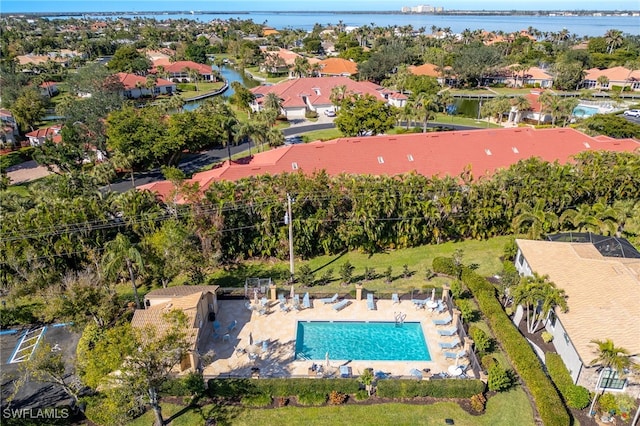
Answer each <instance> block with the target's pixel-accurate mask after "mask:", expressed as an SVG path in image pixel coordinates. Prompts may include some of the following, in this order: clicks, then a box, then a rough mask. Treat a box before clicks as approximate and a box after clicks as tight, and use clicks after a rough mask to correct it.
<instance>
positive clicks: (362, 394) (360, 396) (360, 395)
mask: <svg viewBox="0 0 640 426" xmlns="http://www.w3.org/2000/svg"><path fill="white" fill-rule="evenodd" d="M355 398H356V401H365V400H367V399H369V392H367V391H366V390H365V389H360V390H359V391H358V392H356V396H355Z"/></svg>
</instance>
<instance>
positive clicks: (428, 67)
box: [407, 63, 457, 86]
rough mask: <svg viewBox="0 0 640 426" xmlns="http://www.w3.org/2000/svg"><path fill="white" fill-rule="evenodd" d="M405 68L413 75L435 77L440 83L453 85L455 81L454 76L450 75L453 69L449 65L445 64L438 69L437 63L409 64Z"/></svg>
mask: <svg viewBox="0 0 640 426" xmlns="http://www.w3.org/2000/svg"><path fill="white" fill-rule="evenodd" d="M407 69H408V70H409V72H410V73H411V74H413V75H424V76H427V77H433V78H435V79H437V80H438V83H439V84H441V85H445V84H446V85H448V86H454V85H455V84H456V82H457V79H456V78H455V76H453V75H452V71H453V69H452V68H451V67H450V66H445V67H444V68H443V69H440V67H439V66H437V65H434V64H430V63H426V64H422V65H418V66H416V65H410V66H408V67H407Z"/></svg>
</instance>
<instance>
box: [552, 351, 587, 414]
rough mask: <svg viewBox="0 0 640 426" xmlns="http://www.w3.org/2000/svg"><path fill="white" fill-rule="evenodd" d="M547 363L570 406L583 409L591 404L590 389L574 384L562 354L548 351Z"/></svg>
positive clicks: (553, 378) (554, 380)
mask: <svg viewBox="0 0 640 426" xmlns="http://www.w3.org/2000/svg"><path fill="white" fill-rule="evenodd" d="M545 363H546V365H547V372H548V373H549V376H550V377H551V380H553V382H554V383H555V384H556V387H557V388H558V390H559V391H560V393H561V394H562V396H563V398H564V400H565V401H566V403H567V405H568V406H569V407H571V408H576V409H578V410H581V409H583V408H585V407H586V406H587V405H589V402H590V401H591V398H590V395H589V391H588V390H587V388H585V387H583V386H578V385H575V384H573V379H571V375H570V374H569V370H567V367H566V366H565V365H564V362H562V358H561V357H560V355H558V354H554V353H547V354H546V355H545Z"/></svg>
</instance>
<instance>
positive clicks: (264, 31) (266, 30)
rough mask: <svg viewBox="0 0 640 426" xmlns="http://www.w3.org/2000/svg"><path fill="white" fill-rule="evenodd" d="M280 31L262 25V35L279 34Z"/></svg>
mask: <svg viewBox="0 0 640 426" xmlns="http://www.w3.org/2000/svg"><path fill="white" fill-rule="evenodd" d="M278 34H280V32H279V31H278V30H276V29H275V28H272V27H262V35H263V36H264V37H268V36H270V35H278Z"/></svg>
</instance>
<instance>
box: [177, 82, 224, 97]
mask: <svg viewBox="0 0 640 426" xmlns="http://www.w3.org/2000/svg"><path fill="white" fill-rule="evenodd" d="M189 84H195V83H189ZM196 86H197V87H198V90H185V91H182V92H180V93H179V94H180V96H182V98H183V99H184V100H188V99H189V98H193V97H196V96H202V95H204V94H205V93H207V92H213V91H215V90H218V89H219V88H221V87H222V86H224V82H223V81H216V82H215V83H204V82H198V84H197V85H196Z"/></svg>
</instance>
